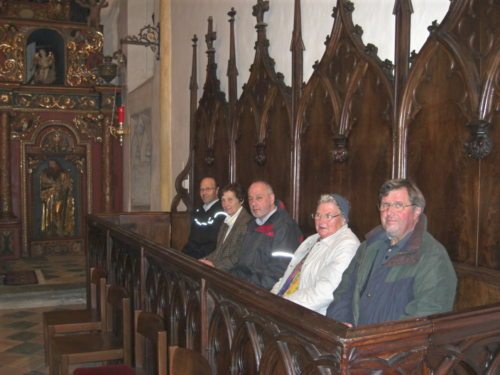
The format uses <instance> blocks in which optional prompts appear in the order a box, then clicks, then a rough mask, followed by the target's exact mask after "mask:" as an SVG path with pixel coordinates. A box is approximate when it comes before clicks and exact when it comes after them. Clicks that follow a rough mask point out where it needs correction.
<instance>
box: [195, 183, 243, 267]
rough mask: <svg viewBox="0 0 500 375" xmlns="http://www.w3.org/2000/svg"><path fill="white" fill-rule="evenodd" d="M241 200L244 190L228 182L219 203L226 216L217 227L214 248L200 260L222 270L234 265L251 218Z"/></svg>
mask: <svg viewBox="0 0 500 375" xmlns="http://www.w3.org/2000/svg"><path fill="white" fill-rule="evenodd" d="M243 202H244V192H243V189H242V188H241V186H240V185H239V184H229V185H227V186H225V187H224V188H223V189H222V190H221V204H222V208H223V209H224V212H225V213H226V214H227V217H226V219H225V220H224V223H223V224H222V226H221V228H220V229H219V234H218V236H217V245H216V248H215V250H214V251H213V252H212V253H211V254H209V255H208V256H207V257H206V258H204V259H200V261H201V262H203V263H205V264H207V265H209V266H212V267H216V268H218V269H220V270H223V271H227V270H229V269H230V268H232V267H233V266H234V264H235V263H236V261H237V260H238V251H239V249H240V247H241V244H242V240H243V236H244V235H245V233H246V231H247V224H248V222H249V221H250V220H251V219H252V216H250V214H249V213H248V212H247V210H245V208H244V207H243V206H242V204H243Z"/></svg>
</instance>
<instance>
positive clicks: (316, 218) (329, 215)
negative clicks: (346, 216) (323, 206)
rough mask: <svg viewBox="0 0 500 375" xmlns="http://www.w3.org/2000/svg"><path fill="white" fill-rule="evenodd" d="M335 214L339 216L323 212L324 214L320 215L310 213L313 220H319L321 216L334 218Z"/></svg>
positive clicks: (327, 218) (329, 218)
mask: <svg viewBox="0 0 500 375" xmlns="http://www.w3.org/2000/svg"><path fill="white" fill-rule="evenodd" d="M337 216H340V214H336V215H334V214H324V215H321V214H320V213H317V212H316V213H314V214H311V217H312V218H313V219H314V220H321V218H325V219H326V220H332V219H334V218H336V217H337Z"/></svg>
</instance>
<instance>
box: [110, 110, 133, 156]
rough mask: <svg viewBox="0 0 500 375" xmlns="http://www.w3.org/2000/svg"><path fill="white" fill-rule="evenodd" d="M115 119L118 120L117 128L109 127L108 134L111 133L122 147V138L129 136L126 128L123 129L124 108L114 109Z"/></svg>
mask: <svg viewBox="0 0 500 375" xmlns="http://www.w3.org/2000/svg"><path fill="white" fill-rule="evenodd" d="M116 117H117V119H118V125H117V126H113V125H111V126H110V127H109V132H110V133H111V135H112V136H113V137H115V138H117V139H118V141H119V142H120V146H123V137H125V136H126V135H129V133H130V131H129V129H128V128H127V127H125V125H124V123H125V107H124V106H122V105H121V106H119V107H118V108H117V109H116Z"/></svg>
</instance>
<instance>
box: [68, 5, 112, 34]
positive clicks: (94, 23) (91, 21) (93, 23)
mask: <svg viewBox="0 0 500 375" xmlns="http://www.w3.org/2000/svg"><path fill="white" fill-rule="evenodd" d="M75 1H76V2H77V3H78V4H79V5H80V6H82V7H84V8H87V9H88V10H89V15H88V17H87V25H88V26H89V27H94V28H99V26H100V24H101V9H102V8H106V7H107V6H108V5H109V4H108V2H107V1H106V0H99V1H98V0H86V1H83V0H75Z"/></svg>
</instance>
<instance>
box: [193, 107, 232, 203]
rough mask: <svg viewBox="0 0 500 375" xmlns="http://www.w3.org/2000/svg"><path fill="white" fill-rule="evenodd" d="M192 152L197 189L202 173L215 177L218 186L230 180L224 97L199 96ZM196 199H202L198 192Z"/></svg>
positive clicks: (227, 126)
mask: <svg viewBox="0 0 500 375" xmlns="http://www.w3.org/2000/svg"><path fill="white" fill-rule="evenodd" d="M194 153H195V155H196V159H195V164H194V175H195V176H196V180H195V181H194V183H195V190H196V192H198V187H199V181H200V179H201V178H203V177H205V176H211V177H214V178H215V179H216V181H217V183H218V184H219V187H224V186H225V185H226V184H227V183H228V182H229V124H228V118H227V104H226V102H225V100H224V98H223V97H222V98H220V97H219V98H217V97H215V98H206V97H202V99H201V100H200V107H199V108H198V111H197V115H196V124H195V133H194ZM195 202H196V203H195V205H197V204H199V203H201V200H200V199H199V196H198V195H197V196H196V197H195Z"/></svg>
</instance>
